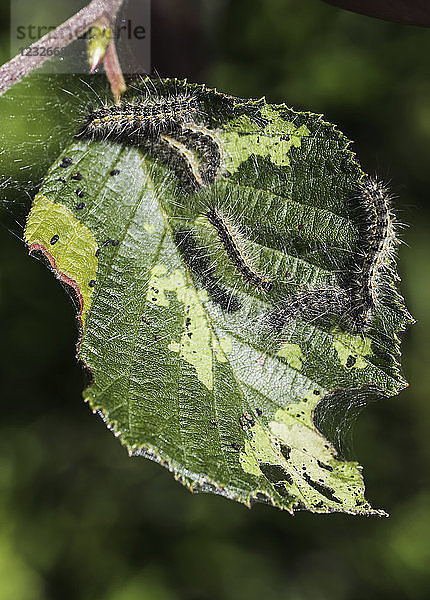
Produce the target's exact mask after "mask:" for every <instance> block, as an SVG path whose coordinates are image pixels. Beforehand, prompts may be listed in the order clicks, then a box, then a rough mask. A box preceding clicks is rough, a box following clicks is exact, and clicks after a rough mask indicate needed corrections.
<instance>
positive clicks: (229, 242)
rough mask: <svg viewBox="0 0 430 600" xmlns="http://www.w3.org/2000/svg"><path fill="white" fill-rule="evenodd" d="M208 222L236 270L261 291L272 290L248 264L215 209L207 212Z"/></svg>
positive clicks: (234, 236) (230, 230)
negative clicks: (213, 228) (216, 233)
mask: <svg viewBox="0 0 430 600" xmlns="http://www.w3.org/2000/svg"><path fill="white" fill-rule="evenodd" d="M206 216H207V218H208V221H209V222H210V223H211V224H212V225H213V226H214V227H215V229H216V230H217V232H218V235H219V237H220V239H221V242H222V243H223V245H224V248H225V250H226V252H227V254H228V256H229V258H230V260H231V262H232V263H233V264H234V266H235V267H236V269H237V270H238V271H239V272H240V273H241V274H242V275H243V277H244V278H245V279H246V280H247V281H248V282H249V283H251V284H252V285H254V286H255V287H257V288H258V289H260V290H261V291H265V292H268V291H270V290H271V289H272V286H273V284H272V282H271V281H269V279H267V277H265V276H264V275H261V274H260V273H258V272H257V271H255V270H254V268H253V267H252V266H251V265H250V264H249V261H248V259H247V257H246V255H245V253H244V251H243V250H242V248H241V247H240V245H239V243H238V240H237V236H236V234H235V232H234V231H233V230H232V228H231V227H230V226H229V225H228V224H227V223H226V222H225V221H224V219H223V217H222V215H221V214H220V212H219V211H218V210H217V209H216V208H211V209H209V210H208V211H207V213H206Z"/></svg>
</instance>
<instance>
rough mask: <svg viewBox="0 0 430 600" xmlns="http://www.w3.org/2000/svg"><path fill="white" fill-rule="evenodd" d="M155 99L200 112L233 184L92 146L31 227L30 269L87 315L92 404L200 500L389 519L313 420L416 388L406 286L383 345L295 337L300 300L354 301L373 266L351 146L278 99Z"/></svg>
mask: <svg viewBox="0 0 430 600" xmlns="http://www.w3.org/2000/svg"><path fill="white" fill-rule="evenodd" d="M151 85H152V86H153V87H152V88H151V89H152V90H153V91H152V93H153V95H154V97H160V96H161V97H163V96H170V97H172V96H173V97H174V96H175V94H176V95H178V94H191V95H193V96H194V97H195V98H197V101H198V103H199V106H200V111H199V119H200V121H199V127H200V128H201V130H202V131H203V132H205V131H210V132H211V133H212V134H213V136H214V138H213V139H215V140H216V144H217V146H218V148H219V149H220V168H219V172H218V173H217V175H216V177H215V178H214V180H213V181H211V182H209V183H207V184H204V185H198V186H194V188H193V187H192V186H190V185H189V180H190V177H191V179H192V177H193V173H192V172H193V169H194V171H196V170H198V167H199V161H200V162H201V161H203V160H208V159H207V157H206V158H205V157H204V156H203V155H204V152H205V151H207V152H210V146H209V150H207V149H206V150H205V148H202V147H198V148H197V149H196V146H195V145H194V146H192V145H191V150H189V149H188V154H187V153H186V152H185V154H184V147H185V150H187V148H186V146H187V143H186V141H185V142H184V141H183V140H182V142H181V143H182V146H180V148H179V149H178V147H177V146H175V145H174V144H175V143H176V142H175V141H174V140H173V141H172V140H170V141H169V140H167V142H168V143H169V144H170V147H171V150H172V152H171V154H170V155H168V156H167V158H166V156H162V154H161V151H160V146H159V145H157V144H154V145H153V147H151V146H150V145H145V144H134V145H131V144H127V143H126V142H124V141H118V140H112V139H102V140H91V139H84V138H82V137H78V138H76V139H74V140H73V141H72V142H71V144H70V146H69V147H68V148H67V149H66V150H65V151H64V153H63V154H62V155H61V156H60V157H59V159H58V161H56V162H55V164H54V165H53V166H52V168H51V170H50V171H49V173H48V174H47V176H46V178H45V180H44V182H43V185H42V187H41V189H40V192H39V194H38V195H37V197H36V198H35V200H34V203H33V207H32V210H31V213H30V215H29V218H28V221H27V227H26V232H25V238H26V242H27V244H28V246H29V248H30V251H37V250H38V251H40V252H42V253H43V254H45V256H46V257H47V258H48V259H49V261H50V264H51V266H52V268H53V269H54V271H55V272H56V274H57V276H58V277H60V278H61V279H62V280H63V281H65V282H66V283H68V284H70V285H71V286H72V287H73V288H74V290H75V293H76V297H77V298H78V300H79V306H80V309H79V318H80V322H81V325H82V335H81V339H80V341H79V344H78V357H79V359H81V360H82V361H83V362H84V364H85V365H86V366H87V368H88V369H89V370H90V372H91V374H92V383H91V384H90V386H89V387H88V388H87V389H86V390H85V392H84V397H85V400H86V401H88V402H89V404H90V406H91V408H92V409H93V411H95V412H97V413H99V414H100V415H101V416H102V417H103V419H104V420H105V422H106V424H107V425H108V426H109V428H110V429H112V430H113V431H114V432H115V435H117V436H118V437H119V438H120V439H121V441H122V443H123V444H125V445H126V446H127V448H128V450H129V453H130V455H142V456H145V457H147V458H150V459H152V460H155V461H157V462H160V463H161V464H162V465H164V466H166V467H168V468H169V469H170V470H171V471H172V472H173V473H174V475H175V478H176V479H178V480H180V481H181V482H182V483H184V484H185V485H186V486H188V487H189V488H191V489H193V490H194V491H199V490H202V491H211V492H215V493H218V494H222V495H224V496H227V497H229V498H231V499H234V500H238V501H240V502H243V503H245V504H247V505H249V504H251V502H252V501H254V500H258V501H264V502H269V503H272V504H273V505H275V506H277V507H279V508H282V509H286V510H288V511H290V512H294V510H310V511H313V512H322V513H326V512H334V511H337V512H346V513H351V514H366V515H367V514H384V513H383V512H382V511H375V510H373V509H372V508H371V507H370V505H369V503H368V502H367V501H366V499H365V497H364V484H363V480H362V475H361V467H360V466H359V465H358V464H357V463H356V462H351V461H346V460H342V459H341V458H340V457H339V456H338V454H337V453H336V450H335V449H334V447H333V446H332V444H331V443H330V442H329V441H328V440H327V439H325V438H324V437H323V435H322V434H321V433H320V432H319V431H318V430H317V429H316V427H315V424H314V420H313V419H314V417H313V415H314V409H315V407H316V405H317V404H318V403H319V402H320V401H321V399H322V398H328V397H330V396H331V395H334V396H333V397H335V394H336V392H337V391H338V390H341V391H342V393H344V394H347V395H348V402H349V404H350V405H351V406H353V405H354V403H355V402H356V401H357V402H358V400H356V398H361V399H362V398H363V397H365V396H366V395H367V394H368V395H372V394H375V393H378V394H381V395H394V394H396V393H398V391H399V390H400V389H402V388H403V387H404V386H405V382H404V380H403V379H402V376H401V374H400V373H399V370H398V364H399V341H398V337H397V334H398V332H400V331H401V330H402V329H404V328H405V326H406V324H407V323H408V322H410V317H409V315H408V314H407V312H406V310H405V308H404V306H403V303H402V299H401V297H400V296H399V295H398V294H397V292H396V291H395V289H394V287H393V284H392V281H391V280H390V281H385V284H384V285H385V287H386V288H387V289H389V294H385V296H384V299H383V300H382V302H381V303H380V305H379V306H378V307H377V309H376V312H375V318H374V326H373V327H371V328H369V329H368V330H366V331H359V330H357V328H354V324H353V323H352V324H351V323H349V324H348V322H346V321H345V320H344V319H343V320H342V319H336V318H329V319H324V318H312V319H304V318H300V314H298V315H295V316H294V318H290V319H288V320H286V322H283V323H282V324H281V325H279V324H277V323H276V314H277V311H278V313H279V307H280V306H282V302H283V301H284V300H285V298H291V297H292V296H294V295H295V294H297V293H298V292H300V291H303V290H318V289H327V288H328V287H334V288H336V286H338V285H339V273H340V272H345V271H346V270H347V269H348V268H349V266H350V265H351V257H353V256H354V252H356V251H357V245H358V237H359V227H358V223H357V219H358V220H359V218H360V217H359V216H357V215H356V214H355V212H354V211H353V210H351V199H352V198H353V197H354V194H355V191H356V189H357V185H358V184H359V182H360V181H361V180H362V178H363V175H364V174H363V172H362V171H361V169H360V167H359V165H358V164H357V162H356V161H355V159H354V155H353V154H352V153H351V151H350V150H349V149H348V144H349V142H348V140H347V139H346V138H345V137H344V136H343V134H341V133H340V132H339V131H338V130H337V129H336V128H335V127H334V126H333V125H331V124H329V123H326V122H324V121H323V120H322V119H321V117H320V116H318V115H314V114H310V113H300V112H295V111H293V110H291V109H289V108H288V107H286V106H285V105H270V104H268V103H266V101H265V100H264V99H262V100H257V101H254V100H250V101H248V100H241V99H237V98H232V97H229V96H226V95H224V94H220V93H218V92H216V91H213V90H208V89H206V88H205V87H204V86H198V85H191V84H187V83H185V82H178V81H169V80H165V81H161V82H157V83H155V84H154V83H151ZM147 87H148V86H146V88H147ZM142 89H144V90H145V88H144V87H143V88H142ZM139 93H140V92H139V90H136V88H134V89H133V92H132V96H133V97H132V98H131V101H132V102H137V100H136V97H139ZM141 94H142V95H143V96H142V97H145V98H146V100H145V101H146V102H147V101H148V94H149V92H148V91H147V90H145V91H144V92H141ZM149 99H150V98H149ZM172 135H173V134H172ZM173 137H174V136H173ZM202 139H203V138H202ZM197 142H199V140H197ZM190 143H191V142H190ZM175 152H177V153H180V154H181V157H182V161H183V163H184V161H185V163H184V164H185V166H187V165H186V163H187V161H188V163H189V164H188V172H187V173H185V170H186V169H185V167H184V164H183V165H182V167H181V165H180V163H178V164H173V163H172V159H171V156H174V155H175ZM169 156H170V158H169ZM202 156H203V158H202ZM187 157H188V158H187ZM190 173H191V174H190ZM210 211H216V214H217V215H219V218H220V220H221V224H218V228H217V226H216V225H217V223H216V221H215V225H214V220H215V219H216V217H212V221H211V218H210ZM223 228H224V231H223ZM57 236H58V237H57ZM223 236H224V238H223ZM229 246H230V247H229ZM235 252H236V254H235ZM392 268H393V267H391V270H392ZM390 273H391V271H390ZM391 275H392V276H393V277H394V273H392V274H391ZM391 275H390V277H391ZM258 276H264V277H265V279H266V280H267V281H270V286H267V289H264V286H261V285H258V281H257V280H256V278H258ZM253 278H254V281H253ZM260 283H261V282H260ZM269 287H270V289H269ZM360 401H361V400H360Z"/></svg>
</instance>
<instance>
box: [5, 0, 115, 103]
mask: <svg viewBox="0 0 430 600" xmlns="http://www.w3.org/2000/svg"><path fill="white" fill-rule="evenodd" d="M123 1H124V0H92V2H90V3H89V4H88V6H86V7H85V8H83V9H82V10H80V11H79V12H78V13H76V15H74V16H73V17H71V18H70V19H68V20H67V21H65V22H64V23H63V24H62V25H60V26H59V27H57V29H54V31H50V32H49V33H47V34H46V35H44V36H43V37H42V38H41V39H40V40H38V41H37V42H35V43H34V44H32V45H31V46H29V54H31V48H33V46H39V47H46V49H48V48H52V47H55V48H59V49H61V48H65V47H66V46H68V45H69V44H70V43H71V42H73V41H74V40H76V39H77V38H78V37H79V36H80V35H82V34H84V33H85V32H86V31H87V30H88V29H89V28H90V27H91V26H92V25H94V24H95V23H97V21H99V20H100V19H102V18H104V17H105V18H108V19H109V21H110V22H111V23H114V22H115V18H116V15H117V13H118V11H119V9H120V8H121V5H122V3H123ZM49 58H51V57H50V56H40V55H38V56H29V55H24V56H23V55H22V54H18V55H17V56H15V57H14V58H12V60H10V61H9V62H7V63H5V64H4V65H3V66H2V67H0V95H1V94H3V93H4V92H5V91H6V90H8V89H9V88H11V87H12V86H13V85H14V84H15V83H18V81H21V79H23V78H24V77H25V76H26V75H28V74H29V73H31V71H34V70H35V69H37V68H38V67H40V66H41V65H42V64H43V63H44V62H45V61H46V60H48V59H49Z"/></svg>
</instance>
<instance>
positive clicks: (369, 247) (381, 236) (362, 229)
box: [351, 177, 399, 328]
mask: <svg viewBox="0 0 430 600" xmlns="http://www.w3.org/2000/svg"><path fill="white" fill-rule="evenodd" d="M358 201H359V205H358V207H357V214H358V213H359V214H360V217H359V218H358V219H357V220H358V231H359V236H360V241H359V249H358V257H359V260H358V261H357V263H356V266H355V268H354V269H353V272H354V273H353V280H352V285H351V288H352V289H351V293H352V303H353V306H354V307H355V308H354V311H355V315H354V318H355V319H356V320H357V325H358V327H361V328H366V327H368V326H369V324H370V321H371V318H372V315H373V312H374V310H375V308H376V307H377V305H378V302H379V301H380V297H381V290H382V289H383V281H382V279H383V273H384V271H386V270H387V268H389V265H390V262H391V261H392V258H393V252H394V248H395V246H396V245H397V244H398V243H399V241H398V238H397V236H396V232H395V221H394V215H393V212H392V208H391V199H390V195H389V193H388V190H387V188H386V187H385V186H384V185H383V184H382V183H381V182H380V181H378V180H376V179H371V178H369V177H368V178H366V179H365V180H364V181H363V182H362V184H361V186H360V191H359V195H358Z"/></svg>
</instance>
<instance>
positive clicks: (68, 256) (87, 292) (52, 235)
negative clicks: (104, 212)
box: [24, 194, 98, 323]
mask: <svg viewBox="0 0 430 600" xmlns="http://www.w3.org/2000/svg"><path fill="white" fill-rule="evenodd" d="M57 236H58V237H57ZM24 239H25V241H26V243H27V244H28V245H29V246H30V247H31V246H36V247H37V246H41V247H42V248H43V249H44V250H46V252H47V253H48V255H49V256H51V257H52V258H53V260H54V261H55V264H54V265H52V266H53V267H54V268H55V269H56V270H57V271H58V275H59V277H61V278H62V279H64V280H65V281H66V282H69V283H71V282H74V283H75V284H76V286H77V288H78V289H77V292H78V293H79V294H80V297H81V302H82V314H81V319H82V323H84V320H85V316H86V314H87V313H88V311H89V309H90V306H91V297H92V293H93V288H92V287H91V285H90V282H92V281H94V280H95V278H96V272H97V263H98V261H97V257H96V251H97V241H96V238H95V237H94V234H93V233H92V232H91V231H90V230H89V229H88V227H86V226H85V225H83V224H82V223H81V222H80V221H79V220H78V219H77V218H76V217H75V215H74V214H73V213H72V211H71V210H70V209H69V208H67V207H66V206H64V205H63V204H57V203H56V202H53V201H52V200H50V199H49V198H47V197H46V196H43V195H42V194H38V195H37V196H36V198H35V199H34V202H33V206H32V208H31V211H30V214H29V215H28V218H27V224H26V227H25V232H24ZM68 280H70V281H68Z"/></svg>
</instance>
